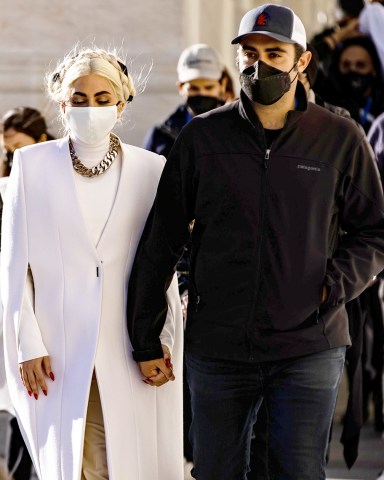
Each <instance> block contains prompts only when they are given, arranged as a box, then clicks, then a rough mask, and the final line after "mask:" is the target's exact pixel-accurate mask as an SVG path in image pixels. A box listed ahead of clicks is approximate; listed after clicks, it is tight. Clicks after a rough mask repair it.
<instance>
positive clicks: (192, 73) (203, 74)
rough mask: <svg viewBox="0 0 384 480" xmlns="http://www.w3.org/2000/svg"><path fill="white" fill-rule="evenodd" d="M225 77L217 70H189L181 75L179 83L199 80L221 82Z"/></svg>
mask: <svg viewBox="0 0 384 480" xmlns="http://www.w3.org/2000/svg"><path fill="white" fill-rule="evenodd" d="M222 76H223V72H222V71H221V72H218V71H217V70H209V69H206V70H202V69H201V68H189V69H188V71H187V72H186V73H184V72H183V73H179V82H180V83H185V82H190V81H191V80H197V79H198V78H205V79H207V80H220V78H221V77H222Z"/></svg>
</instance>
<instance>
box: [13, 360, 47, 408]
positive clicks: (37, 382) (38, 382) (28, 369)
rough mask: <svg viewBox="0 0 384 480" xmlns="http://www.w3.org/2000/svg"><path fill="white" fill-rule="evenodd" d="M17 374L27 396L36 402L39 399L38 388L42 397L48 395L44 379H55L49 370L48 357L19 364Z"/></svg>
mask: <svg viewBox="0 0 384 480" xmlns="http://www.w3.org/2000/svg"><path fill="white" fill-rule="evenodd" d="M19 372H20V377H21V381H22V382H23V385H24V387H25V388H26V389H27V392H28V395H29V396H30V397H31V396H32V394H33V396H34V397H35V399H36V400H37V399H38V398H39V387H40V388H41V390H42V391H43V393H44V395H45V396H47V395H48V387H47V384H46V382H45V377H49V378H50V379H51V380H52V381H53V380H54V379H55V377H54V375H53V372H52V370H51V362H50V359H49V357H39V358H34V359H32V360H28V361H26V362H23V363H20V364H19Z"/></svg>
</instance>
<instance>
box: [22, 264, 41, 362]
mask: <svg viewBox="0 0 384 480" xmlns="http://www.w3.org/2000/svg"><path fill="white" fill-rule="evenodd" d="M18 343H19V344H18V349H17V350H18V360H19V363H22V362H26V361H27V360H32V359H33V358H39V357H45V356H47V355H48V352H47V349H46V348H45V345H44V342H43V339H42V338H41V333H40V329H39V325H38V323H37V319H36V316H35V311H34V287H33V278H32V272H31V269H30V268H29V269H28V275H27V279H26V282H25V290H24V296H23V305H22V308H21V315H20V324H19V342H18Z"/></svg>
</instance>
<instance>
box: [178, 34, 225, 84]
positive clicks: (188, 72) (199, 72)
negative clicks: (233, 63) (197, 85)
mask: <svg viewBox="0 0 384 480" xmlns="http://www.w3.org/2000/svg"><path fill="white" fill-rule="evenodd" d="M223 70H224V65H223V64H222V62H221V60H220V58H219V55H218V53H217V52H216V50H215V49H214V48H212V47H210V46H209V45H206V44H205V43H196V44H194V45H191V46H190V47H188V48H186V49H185V50H184V51H183V52H182V53H181V55H180V58H179V62H178V64H177V74H178V76H179V82H180V83H184V82H189V81H191V80H196V79H197V78H208V79H209V80H220V78H221V77H222V75H223Z"/></svg>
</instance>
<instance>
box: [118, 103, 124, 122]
mask: <svg viewBox="0 0 384 480" xmlns="http://www.w3.org/2000/svg"><path fill="white" fill-rule="evenodd" d="M125 105H126V103H125V102H123V101H120V102H119V103H118V105H117V117H118V118H119V117H120V116H121V114H122V113H123V110H124V108H125Z"/></svg>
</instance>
